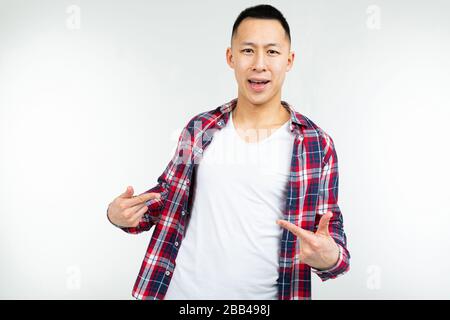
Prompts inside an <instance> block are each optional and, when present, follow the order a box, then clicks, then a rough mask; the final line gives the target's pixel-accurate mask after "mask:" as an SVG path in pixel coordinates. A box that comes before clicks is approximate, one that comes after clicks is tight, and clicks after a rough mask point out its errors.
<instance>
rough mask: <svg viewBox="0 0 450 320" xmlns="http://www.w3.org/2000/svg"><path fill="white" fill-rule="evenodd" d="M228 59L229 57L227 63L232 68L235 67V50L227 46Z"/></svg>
mask: <svg viewBox="0 0 450 320" xmlns="http://www.w3.org/2000/svg"><path fill="white" fill-rule="evenodd" d="M226 59H227V64H228V65H229V66H230V68H231V69H234V59H233V51H232V50H231V47H228V48H227V52H226Z"/></svg>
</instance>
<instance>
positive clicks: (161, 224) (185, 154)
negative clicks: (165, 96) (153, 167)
mask: <svg viewBox="0 0 450 320" xmlns="http://www.w3.org/2000/svg"><path fill="white" fill-rule="evenodd" d="M236 103H237V99H233V100H231V101H230V102H228V103H226V104H224V105H221V106H219V107H217V108H216V109H213V110H210V111H207V112H204V113H201V114H198V115H196V116H195V117H193V118H192V119H191V120H190V121H189V122H188V124H187V125H186V126H185V127H184V128H183V131H182V133H181V135H180V137H179V139H178V144H177V149H176V152H175V155H174V156H173V158H172V159H171V160H170V162H169V164H168V165H167V167H166V169H165V170H164V172H163V173H162V174H161V176H159V177H158V179H157V182H158V183H157V185H156V186H154V187H153V188H151V189H149V190H147V191H146V192H158V193H161V199H160V200H159V201H158V200H149V201H148V202H147V203H146V204H147V205H148V207H149V209H148V211H147V212H146V213H145V214H144V215H143V217H142V219H141V221H140V222H139V225H138V226H137V227H120V226H117V225H116V226H117V227H119V228H120V229H122V230H123V231H125V232H128V233H132V234H138V233H141V232H143V231H148V230H150V228H151V227H152V226H154V225H155V229H154V231H153V234H152V236H151V239H150V243H149V245H148V248H147V253H146V255H145V257H144V260H143V262H142V265H141V268H140V270H139V275H138V277H137V279H136V282H135V284H134V287H133V291H132V295H133V297H135V298H136V299H154V300H160V299H164V296H165V294H166V291H167V288H168V286H169V283H170V280H171V278H172V274H173V271H174V268H175V259H176V257H177V254H178V250H179V248H180V245H181V243H182V241H183V237H184V235H185V231H186V226H187V224H188V220H189V218H190V209H191V207H192V201H191V198H192V197H191V198H190V197H189V194H190V193H191V188H194V186H195V181H193V178H194V177H195V175H194V174H193V172H194V170H196V168H197V166H198V164H199V163H200V160H201V158H202V153H203V151H204V150H205V148H207V146H208V145H209V143H210V142H211V140H212V138H213V136H214V132H215V131H216V130H220V129H221V128H223V127H224V126H225V124H226V123H227V121H228V119H229V115H230V112H231V111H232V110H233V108H234V107H235V106H236ZM281 103H282V105H283V106H284V107H285V108H287V110H288V111H289V112H290V114H291V118H290V120H289V121H290V123H289V127H290V130H291V132H292V133H293V134H294V135H295V139H294V148H293V152H292V157H291V159H292V160H291V172H290V175H289V187H288V191H287V194H286V207H285V210H284V212H283V215H284V218H283V219H284V220H287V221H289V222H291V223H293V224H295V225H297V226H299V227H301V228H303V229H306V230H310V231H316V230H317V227H318V223H319V220H320V218H321V215H322V214H324V213H326V212H327V211H332V212H333V217H332V218H331V220H330V223H329V232H330V235H331V236H332V237H333V239H334V240H335V242H336V243H337V244H338V247H339V249H340V253H339V259H338V261H337V263H336V264H335V265H334V266H333V267H331V268H330V269H327V270H316V269H314V268H312V267H310V266H309V265H307V264H304V263H302V262H301V261H300V260H299V252H300V251H299V250H300V241H298V240H297V236H295V235H294V234H293V233H291V232H289V231H288V230H286V229H283V232H282V239H281V242H280V245H281V250H280V256H279V278H278V279H277V281H278V299H280V300H298V299H311V271H313V272H314V273H316V274H317V275H318V276H319V277H320V278H321V280H322V281H325V280H328V279H332V278H336V277H337V276H339V275H341V274H343V273H345V272H347V271H348V270H349V266H350V264H349V260H350V254H349V251H348V250H347V247H346V246H347V240H346V235H345V233H344V229H343V227H344V226H343V217H342V214H341V211H340V209H339V206H338V179H339V176H338V159H337V155H336V151H335V148H334V143H333V140H332V139H331V137H330V136H329V135H327V134H326V133H325V132H324V131H323V130H322V129H321V128H320V127H318V126H317V125H316V124H314V123H313V122H312V121H311V120H310V119H308V118H307V117H305V116H303V115H301V114H300V113H298V112H296V111H295V110H294V109H293V107H292V106H291V105H289V104H288V103H286V102H285V101H281ZM217 272H218V273H220V269H218V270H217Z"/></svg>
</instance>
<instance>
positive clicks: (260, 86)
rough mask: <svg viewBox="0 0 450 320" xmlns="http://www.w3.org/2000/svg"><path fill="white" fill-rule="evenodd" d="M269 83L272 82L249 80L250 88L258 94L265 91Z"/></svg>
mask: <svg viewBox="0 0 450 320" xmlns="http://www.w3.org/2000/svg"><path fill="white" fill-rule="evenodd" d="M269 82H270V80H262V81H256V80H248V83H249V84H250V88H251V89H252V90H253V91H256V92H261V91H263V90H264V89H265V88H266V87H267V84H268V83H269Z"/></svg>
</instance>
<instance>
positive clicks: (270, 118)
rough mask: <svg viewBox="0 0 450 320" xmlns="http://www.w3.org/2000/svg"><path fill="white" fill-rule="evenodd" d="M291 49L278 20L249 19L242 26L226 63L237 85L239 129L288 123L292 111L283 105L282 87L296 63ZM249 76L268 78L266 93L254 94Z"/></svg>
mask: <svg viewBox="0 0 450 320" xmlns="http://www.w3.org/2000/svg"><path fill="white" fill-rule="evenodd" d="M246 43H253V44H246ZM269 44H275V45H270V46H269ZM290 46H291V45H290V41H289V38H288V36H287V34H286V32H285V31H284V29H283V27H282V25H281V23H280V22H279V21H278V20H266V19H253V18H246V19H244V20H243V21H242V22H241V24H240V25H239V27H238V29H237V31H236V33H235V35H234V36H233V38H232V40H231V47H228V48H227V50H226V60H227V64H228V65H229V66H230V68H232V69H233V70H234V75H235V78H236V82H237V85H238V103H237V106H236V108H235V109H234V111H233V122H234V124H235V126H236V128H237V129H243V130H246V129H274V128H277V127H279V126H281V125H282V124H283V123H285V122H286V121H288V120H289V117H290V114H289V112H288V111H287V110H286V109H285V108H284V107H283V106H282V105H281V88H282V86H283V82H284V79H285V76H286V72H288V71H289V70H290V69H291V68H292V65H293V62H294V57H295V53H294V52H292V51H290ZM250 77H258V78H264V79H269V80H270V83H269V85H268V87H267V88H266V89H265V90H264V91H263V92H254V91H253V90H252V89H251V88H250V87H249V83H248V79H249V78H250Z"/></svg>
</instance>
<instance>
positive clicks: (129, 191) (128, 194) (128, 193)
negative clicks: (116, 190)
mask: <svg viewBox="0 0 450 320" xmlns="http://www.w3.org/2000/svg"><path fill="white" fill-rule="evenodd" d="M133 194H134V190H133V187H132V186H128V187H127V190H125V192H124V193H122V194H121V195H120V197H121V198H131V197H132V196H133Z"/></svg>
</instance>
